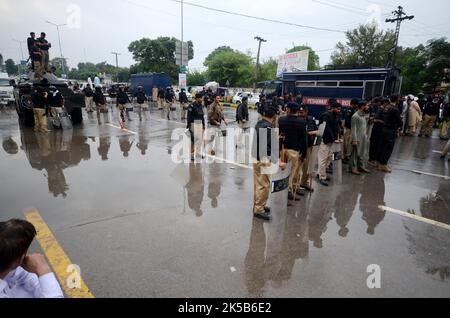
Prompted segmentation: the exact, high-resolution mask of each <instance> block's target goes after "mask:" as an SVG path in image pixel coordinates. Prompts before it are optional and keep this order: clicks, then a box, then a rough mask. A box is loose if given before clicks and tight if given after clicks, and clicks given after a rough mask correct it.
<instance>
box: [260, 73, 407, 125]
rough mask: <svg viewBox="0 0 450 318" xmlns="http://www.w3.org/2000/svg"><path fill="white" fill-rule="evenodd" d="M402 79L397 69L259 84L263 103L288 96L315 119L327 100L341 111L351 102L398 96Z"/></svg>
mask: <svg viewBox="0 0 450 318" xmlns="http://www.w3.org/2000/svg"><path fill="white" fill-rule="evenodd" d="M401 83H402V77H401V74H400V70H398V69H395V68H393V69H385V68H370V69H341V70H339V69H337V70H321V71H306V72H293V73H284V74H283V78H282V79H281V80H278V81H271V82H265V83H264V84H263V83H260V86H263V94H265V95H266V97H267V100H269V101H270V100H272V96H282V95H284V94H289V93H292V94H294V95H299V96H301V97H302V99H303V104H304V105H307V106H308V108H309V112H310V114H311V115H312V116H314V117H318V116H319V115H320V114H321V113H323V112H324V111H325V110H326V109H327V102H328V100H329V99H330V98H336V99H337V100H338V101H339V102H340V103H341V104H342V106H344V107H349V106H350V101H351V99H353V98H359V99H366V98H373V97H377V96H389V95H392V94H394V93H400V89H401Z"/></svg>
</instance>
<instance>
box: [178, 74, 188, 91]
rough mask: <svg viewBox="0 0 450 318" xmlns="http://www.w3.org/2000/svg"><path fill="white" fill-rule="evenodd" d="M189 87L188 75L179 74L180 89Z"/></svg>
mask: <svg viewBox="0 0 450 318" xmlns="http://www.w3.org/2000/svg"><path fill="white" fill-rule="evenodd" d="M186 86H187V76H186V74H178V87H180V89H181V88H186Z"/></svg>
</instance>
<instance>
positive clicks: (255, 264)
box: [245, 218, 266, 297]
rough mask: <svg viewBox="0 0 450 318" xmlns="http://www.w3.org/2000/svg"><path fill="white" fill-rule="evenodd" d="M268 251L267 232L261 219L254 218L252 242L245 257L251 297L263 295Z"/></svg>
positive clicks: (246, 276)
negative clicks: (266, 253) (266, 252)
mask: <svg viewBox="0 0 450 318" xmlns="http://www.w3.org/2000/svg"><path fill="white" fill-rule="evenodd" d="M265 251H266V233H265V232H264V224H263V222H262V221H261V220H258V219H255V218H254V219H253V226H252V232H251V234H250V244H249V248H248V252H247V255H246V257H245V283H246V285H247V290H248V292H249V294H250V296H251V297H262V296H263V293H264V290H263V288H264V286H265V284H266V282H265V279H264V262H265Z"/></svg>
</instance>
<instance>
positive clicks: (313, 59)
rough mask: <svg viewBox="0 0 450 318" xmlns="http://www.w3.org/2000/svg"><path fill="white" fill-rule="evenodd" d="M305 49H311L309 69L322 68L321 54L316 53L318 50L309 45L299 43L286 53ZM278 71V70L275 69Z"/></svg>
mask: <svg viewBox="0 0 450 318" xmlns="http://www.w3.org/2000/svg"><path fill="white" fill-rule="evenodd" d="M303 50H309V59H308V71H315V70H318V69H320V64H319V56H318V55H317V54H316V52H315V51H314V50H313V49H312V48H311V47H310V46H308V45H298V46H295V47H293V48H292V49H290V50H287V51H286V53H293V52H298V51H303ZM275 72H276V70H275Z"/></svg>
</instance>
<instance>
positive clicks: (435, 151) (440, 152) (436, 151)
mask: <svg viewBox="0 0 450 318" xmlns="http://www.w3.org/2000/svg"><path fill="white" fill-rule="evenodd" d="M433 152H434V153H439V154H441V155H442V151H439V150H433Z"/></svg>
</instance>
